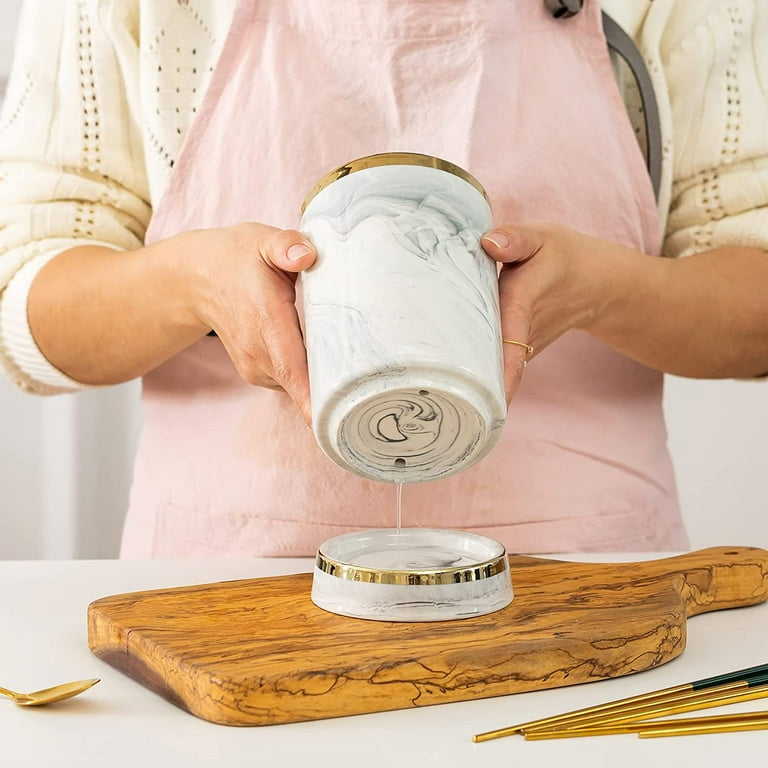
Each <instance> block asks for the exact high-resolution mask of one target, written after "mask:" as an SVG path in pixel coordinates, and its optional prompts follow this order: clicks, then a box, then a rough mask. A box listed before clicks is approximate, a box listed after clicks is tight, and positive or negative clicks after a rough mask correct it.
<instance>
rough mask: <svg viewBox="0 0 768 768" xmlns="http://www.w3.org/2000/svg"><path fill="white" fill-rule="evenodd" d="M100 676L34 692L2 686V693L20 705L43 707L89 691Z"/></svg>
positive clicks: (0, 691)
mask: <svg viewBox="0 0 768 768" xmlns="http://www.w3.org/2000/svg"><path fill="white" fill-rule="evenodd" d="M98 682H99V678H94V679H91V680H76V681H75V682H73V683H62V684H61V685H54V686H53V688H43V690H42V691H35V692H34V693H16V691H9V690H8V689H7V688H0V694H2V695H3V696H8V697H9V698H11V699H13V700H14V701H15V702H16V703H17V704H18V705H19V706H20V707H42V706H43V705H44V704H53V702H54V701H63V700H64V699H71V698H72V697H73V696H77V694H78V693H82V692H83V691H87V690H88V689H89V688H90V687H91V686H92V685H96V683H98Z"/></svg>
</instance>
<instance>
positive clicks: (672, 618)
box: [88, 547, 768, 725]
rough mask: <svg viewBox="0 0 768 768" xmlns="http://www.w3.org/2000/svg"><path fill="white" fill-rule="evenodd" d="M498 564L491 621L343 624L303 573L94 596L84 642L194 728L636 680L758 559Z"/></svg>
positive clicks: (706, 554) (737, 592) (761, 587)
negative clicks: (507, 596)
mask: <svg viewBox="0 0 768 768" xmlns="http://www.w3.org/2000/svg"><path fill="white" fill-rule="evenodd" d="M510 563H511V566H512V580H513V585H514V589H515V598H514V600H513V602H512V603H511V605H509V606H508V607H507V608H505V609H503V610H501V611H498V612H496V613H493V614H491V615H489V616H481V617H477V618H470V619H462V620H460V621H447V622H428V623H386V622H378V621H364V620H360V619H348V618H344V617H342V616H336V615H334V614H330V613H327V612H325V611H322V610H320V609H319V608H317V607H316V606H315V605H314V604H313V603H312V602H311V601H310V598H309V594H310V587H311V581H312V576H311V574H297V575H292V576H278V577H274V578H262V579H248V580H240V581H230V582H221V583H216V584H203V585H199V586H192V587H176V588H171V589H161V590H153V591H146V592H135V593H132V594H125V595H115V596H112V597H105V598H102V599H100V600H97V601H95V602H94V603H92V604H91V605H90V606H89V609H88V639H89V646H90V648H91V650H92V651H93V652H94V653H95V654H96V655H97V656H99V657H100V658H102V659H104V660H105V661H106V662H108V663H109V664H111V665H112V666H114V667H116V668H117V669H119V670H121V671H122V672H124V673H126V674H127V675H129V676H131V677H132V678H134V679H136V680H137V681H138V682H140V683H142V684H143V685H145V686H146V687H148V688H150V689H152V690H153V691H155V692H157V693H159V694H161V695H162V696H164V697H165V698H167V699H169V700H170V701H172V702H173V703H175V704H177V705H178V706H180V707H182V708H184V709H186V710H188V711H189V712H191V713H193V714H195V715H197V716H198V717H201V718H204V719H206V720H210V721H212V722H215V723H222V724H227V725H269V724H273V723H288V722H296V721H300V720H315V719H321V718H328V717H337V716H340V715H352V714H359V713H364V712H379V711H384V710H390V709H402V708H406V707H419V706H425V705H428V704H440V703H446V702H451V701H464V700H468V699H476V698H484V697H488V696H500V695H503V694H508V693H517V692H520V691H530V690H535V689H540V688H554V687H557V686H563V685H572V684H575V683H583V682H588V681H592V680H600V679H604V678H608V677H617V676H619V675H626V674H630V673H632V672H639V671H642V670H646V669H649V668H651V667H655V666H657V665H659V664H663V663H664V662H666V661H669V660H670V659H673V658H675V657H676V656H678V655H679V654H680V653H682V651H683V649H684V647H685V640H686V618H687V617H688V616H694V615H696V614H698V613H704V612H707V611H716V610H721V609H724V608H736V607H741V606H748V605H754V604H756V603H760V602H763V601H764V600H765V599H766V597H767V596H768V552H766V551H765V550H762V549H755V548H747V547H722V548H714V549H707V550H701V551H698V552H692V553H688V554H685V555H679V556H676V557H670V558H663V559H659V560H651V561H646V562H639V563H612V564H595V563H570V562H563V561H556V560H545V559H539V558H532V557H523V556H515V555H512V556H510Z"/></svg>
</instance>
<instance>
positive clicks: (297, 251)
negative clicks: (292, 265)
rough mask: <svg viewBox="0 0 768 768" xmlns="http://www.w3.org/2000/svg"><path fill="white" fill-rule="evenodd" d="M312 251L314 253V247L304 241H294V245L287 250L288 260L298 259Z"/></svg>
mask: <svg viewBox="0 0 768 768" xmlns="http://www.w3.org/2000/svg"><path fill="white" fill-rule="evenodd" d="M310 253H312V249H311V248H310V247H309V246H308V245H304V243H294V245H292V246H291V247H290V248H289V249H288V250H287V251H286V252H285V256H286V258H287V259H288V261H298V260H299V259H303V258H304V257H305V256H307V255H309V254H310Z"/></svg>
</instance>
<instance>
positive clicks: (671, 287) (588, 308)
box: [482, 224, 768, 400]
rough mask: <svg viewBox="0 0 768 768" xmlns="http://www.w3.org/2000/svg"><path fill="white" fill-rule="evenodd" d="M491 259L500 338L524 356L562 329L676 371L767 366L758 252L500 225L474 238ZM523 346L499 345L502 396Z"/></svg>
mask: <svg viewBox="0 0 768 768" xmlns="http://www.w3.org/2000/svg"><path fill="white" fill-rule="evenodd" d="M482 245H483V247H484V249H485V250H486V252H487V253H488V254H489V255H490V256H492V257H493V258H494V259H495V260H496V261H498V262H500V263H501V265H502V267H501V272H500V275H499V293H500V301H501V323H502V335H503V338H505V339H512V340H515V341H521V342H524V343H526V344H530V345H531V346H532V347H533V348H534V354H538V353H539V352H541V351H542V350H543V349H544V348H545V347H547V345H549V344H551V343H552V342H553V341H554V340H555V339H557V338H558V337H559V336H561V335H562V334H563V333H565V332H566V331H568V330H570V329H571V328H578V329H581V330H585V331H588V332H589V333H590V334H591V335H592V336H594V337H595V338H596V339H599V340H600V341H602V342H604V343H605V344H607V345H609V346H610V347H612V348H613V349H615V350H617V351H618V352H620V353H621V354H623V355H626V356H627V357H629V358H631V359H633V360H636V361H637V362H639V363H642V364H643V365H646V366H648V367H650V368H655V369H656V370H659V371H664V372H666V373H671V374H674V375H677V376H688V377H696V378H725V377H734V378H744V377H754V376H761V375H764V374H766V372H768V310H766V300H765V296H766V293H768V253H766V251H764V250H762V249H760V248H754V247H742V246H737V245H732V246H723V247H720V248H714V249H712V250H709V251H703V252H701V253H697V254H693V255H690V256H686V257H685V258H679V259H669V258H661V257H659V256H651V255H648V254H645V253H643V252H641V251H638V250H635V249H634V248H629V247H627V246H624V245H621V244H619V243H615V242H612V241H609V240H601V239H599V238H596V237H591V236H589V235H585V234H583V233H581V232H577V231H575V230H573V229H570V228H569V227H566V226H562V225H558V224H526V225H522V226H502V227H499V228H496V229H494V230H493V231H491V232H488V233H487V234H486V235H484V236H483V238H482ZM524 362H525V350H524V349H523V348H522V347H519V346H517V345H513V344H505V345H504V363H505V370H504V374H505V382H506V391H507V399H508V400H509V399H511V398H512V395H513V394H514V392H515V390H516V389H517V386H518V384H519V382H520V375H521V373H522V369H523V364H524Z"/></svg>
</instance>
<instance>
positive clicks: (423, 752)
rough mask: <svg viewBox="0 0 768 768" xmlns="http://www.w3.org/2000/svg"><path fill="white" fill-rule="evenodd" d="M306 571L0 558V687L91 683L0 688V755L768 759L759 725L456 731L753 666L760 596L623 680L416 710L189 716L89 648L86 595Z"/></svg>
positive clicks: (709, 620)
mask: <svg viewBox="0 0 768 768" xmlns="http://www.w3.org/2000/svg"><path fill="white" fill-rule="evenodd" d="M564 557H565V559H568V556H564ZM572 559H580V560H595V561H597V560H602V561H609V560H626V559H641V558H640V557H637V556H634V557H633V558H627V557H626V556H619V555H617V556H612V557H611V556H590V557H585V556H581V557H578V558H577V557H574V558H572ZM310 569H311V563H310V561H308V560H250V561H147V562H140V561H117V560H110V561H70V562H50V561H36V562H20V561H8V562H0V658H1V659H2V662H1V663H0V673H1V674H0V685H3V686H6V687H8V688H11V689H13V690H18V691H22V692H23V691H33V690H38V689H41V688H45V687H48V686H50V685H53V684H55V683H59V682H65V681H69V680H77V679H82V678H89V677H99V678H101V682H100V683H99V684H98V685H96V686H95V687H94V688H92V689H91V690H90V691H88V692H86V693H85V694H83V695H81V696H80V697H78V698H76V699H71V700H70V701H67V702H62V703H59V704H56V705H53V706H50V707H46V708H40V709H24V708H21V707H17V706H15V705H14V704H13V703H12V702H11V701H9V700H6V699H0V762H1V763H2V764H3V765H8V766H11V765H14V766H49V765H50V766H53V765H56V766H98V767H99V768H117V767H118V766H132V768H136V767H137V766H138V767H142V768H143V766H147V768H150V767H152V768H154V766H164V768H172V767H175V766H184V768H194V766H200V765H222V766H227V767H229V766H240V765H242V766H279V768H292V767H293V766H317V765H321V764H323V763H326V764H327V765H329V766H332V767H333V768H337V767H340V768H346V766H354V768H363V766H364V767H365V768H377V767H378V766H387V768H409V767H410V766H418V767H419V768H421V767H422V766H439V767H440V768H449V767H451V766H457V767H458V766H460V767H461V768H467V766H484V767H486V766H488V765H499V766H500V765H504V766H507V765H509V766H526V767H527V766H537V768H538V766H565V765H567V766H568V767H569V768H579V767H580V766H585V767H586V766H621V768H634V767H635V766H637V768H640V767H641V766H642V768H648V766H660V767H661V768H663V767H665V766H696V767H697V768H700V767H701V766H718V768H719V767H720V766H723V765H736V766H740V765H766V764H767V763H766V760H767V758H766V757H765V755H766V753H768V732H765V731H764V732H760V731H757V732H749V733H732V734H716V735H706V736H693V737H691V736H688V737H676V738H667V739H649V740H640V739H638V738H637V737H636V736H633V735H620V736H605V737H592V738H582V739H568V740H557V741H547V742H526V741H524V740H523V739H522V738H520V737H510V738H506V739H500V740H498V741H493V742H486V743H481V744H475V743H473V742H472V740H471V736H472V734H473V733H477V732H481V731H486V730H490V729H492V728H496V727H501V726H504V725H510V724H512V723H516V722H521V721H524V720H529V719H533V718H536V717H543V716H546V715H549V714H554V713H557V712H562V711H567V710H571V709H575V708H579V707H583V706H588V705H591V704H596V703H599V702H603V701H607V700H611V699H616V698H621V697H624V696H631V695H634V694H637V693H643V692H645V691H650V690H655V689H658V688H663V687H666V686H669V685H675V684H677V683H681V682H688V681H690V680H696V679H700V678H703V677H708V676H710V675H714V674H718V673H721V672H726V671H730V670H733V669H740V668H743V667H748V666H754V665H757V664H761V663H764V662H768V604H763V605H760V606H755V607H752V608H742V609H737V610H732V611H721V612H718V613H712V614H706V615H703V616H697V617H695V618H693V619H691V621H690V624H689V633H688V647H687V649H686V650H685V651H684V652H683V654H682V656H680V657H679V658H678V659H676V660H674V661H672V662H670V663H668V664H665V665H663V666H661V667H658V668H657V669H654V670H651V671H648V672H644V673H642V674H638V675H632V676H628V677H623V678H617V679H614V680H606V681H603V682H598V683H591V684H588V685H577V686H571V687H568V688H556V689H551V690H547V691H538V692H534V693H525V694H516V695H510V696H503V697H497V698H493V699H484V700H481V701H473V702H462V703H456V704H443V705H438V706H431V707H424V708H423V709H409V710H400V711H396V712H385V713H378V714H372V715H358V716H354V717H346V718H337V719H332V720H322V721H316V722H310V723H297V724H291V725H279V726H266V727H253V728H235V727H227V726H221V725H213V724H211V723H208V722H205V721H203V720H200V719H198V718H196V717H194V716H192V715H190V714H188V713H186V712H184V711H182V710H180V709H177V708H176V707H175V706H173V705H172V704H170V703H168V702H167V701H165V700H164V699H162V698H161V697H159V696H157V695H156V694H154V693H152V692H151V691H149V690H147V689H145V688H144V687H142V686H141V685H139V684H138V683H136V682H134V681H133V680H131V679H130V678H128V677H126V676H124V675H123V674H122V673H120V672H118V671H117V670H115V669H113V668H112V667H110V666H109V665H107V664H106V663H104V662H102V661H100V660H99V659H97V658H96V657H95V656H93V655H92V654H91V652H90V651H89V650H88V645H87V627H86V609H87V607H88V604H89V603H90V602H91V601H92V600H95V599H97V598H99V597H103V596H106V595H111V594H116V593H121V592H132V591H135V590H141V589H154V588H161V587H170V586H180V585H184V584H198V583H205V582H210V581H221V580H226V579H239V578H253V577H257V576H266V575H274V574H283V573H297V572H300V571H309V570H310ZM757 709H768V702H765V701H763V702H760V701H757V702H750V703H749V704H744V705H732V706H731V707H729V708H726V709H724V710H710V711H709V712H710V713H713V714H714V713H719V712H720V711H729V712H735V711H752V710H757Z"/></svg>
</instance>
